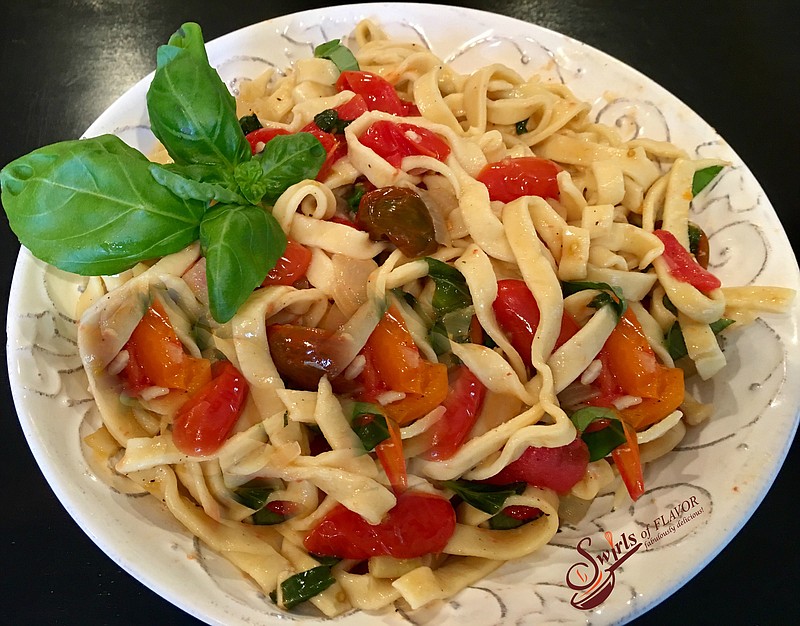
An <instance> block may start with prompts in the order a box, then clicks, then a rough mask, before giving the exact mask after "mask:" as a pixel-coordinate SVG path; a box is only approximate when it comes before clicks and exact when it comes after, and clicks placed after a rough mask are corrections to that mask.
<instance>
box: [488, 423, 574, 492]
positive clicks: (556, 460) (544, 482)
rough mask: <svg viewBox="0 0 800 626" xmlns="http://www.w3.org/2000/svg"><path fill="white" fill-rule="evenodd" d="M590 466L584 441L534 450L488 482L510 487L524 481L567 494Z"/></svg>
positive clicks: (525, 452) (531, 447)
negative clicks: (510, 484)
mask: <svg viewBox="0 0 800 626" xmlns="http://www.w3.org/2000/svg"><path fill="white" fill-rule="evenodd" d="M588 465H589V448H588V447H587V446H586V443H585V442H584V441H583V439H581V438H580V437H577V438H576V439H575V440H574V441H573V442H572V443H569V444H567V445H565V446H560V447H557V448H539V447H535V446H530V447H529V448H527V449H526V450H525V451H524V452H523V453H522V455H521V456H520V457H519V458H518V459H517V460H516V461H513V462H512V463H509V464H508V465H507V466H506V467H504V468H503V469H502V470H501V471H500V472H499V473H497V474H495V475H494V476H492V477H490V478H487V479H486V480H485V481H484V482H487V483H490V484H492V485H506V484H509V483H514V482H518V481H524V482H526V483H528V484H529V485H533V486H534V487H544V488H547V489H552V490H553V491H556V492H558V493H567V492H568V491H569V490H570V489H572V487H574V486H575V484H576V483H577V482H578V481H579V480H580V479H581V478H583V475H584V474H585V473H586V468H587V466H588Z"/></svg>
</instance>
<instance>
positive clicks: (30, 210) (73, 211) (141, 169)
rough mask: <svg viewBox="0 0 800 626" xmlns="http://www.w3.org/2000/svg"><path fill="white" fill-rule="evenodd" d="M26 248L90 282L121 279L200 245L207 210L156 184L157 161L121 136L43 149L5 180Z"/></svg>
mask: <svg viewBox="0 0 800 626" xmlns="http://www.w3.org/2000/svg"><path fill="white" fill-rule="evenodd" d="M0 185H2V202H3V206H4V207H5V210H6V213H7V214H8V219H9V224H10V225H11V229H12V230H13V231H14V233H15V234H16V235H17V237H19V240H20V242H21V243H22V244H23V245H24V246H26V247H27V248H28V249H29V250H30V251H31V252H32V253H33V254H34V255H35V256H36V257H38V258H39V259H41V260H43V261H45V262H47V263H50V264H52V265H55V266H56V267H59V268H61V269H63V270H66V271H69V272H75V273H77V274H84V275H100V274H116V273H118V272H121V271H123V270H126V269H128V268H129V267H132V266H133V265H135V264H136V263H137V262H139V261H143V260H146V259H152V258H155V257H159V256H164V255H166V254H171V253H173V252H177V251H178V250H180V249H181V248H183V247H184V246H186V245H188V244H190V243H191V242H193V241H195V240H196V239H197V236H198V232H199V225H200V220H201V218H202V215H203V211H204V210H205V208H206V205H205V203H203V202H199V201H196V200H192V199H185V198H179V197H178V196H176V195H175V194H173V193H172V192H171V191H170V190H169V189H167V188H165V187H162V186H160V185H156V184H154V183H153V179H152V176H151V175H150V162H149V161H148V160H147V159H146V158H145V157H144V156H143V155H142V154H141V153H140V152H138V151H137V150H135V149H133V148H131V147H130V146H128V145H126V144H125V143H124V142H123V141H122V140H121V139H119V138H118V137H114V136H113V135H104V136H101V137H96V138H92V139H84V140H75V141H65V142H61V143H57V144H53V145H50V146H45V147H43V148H39V149H38V150H35V151H33V152H31V153H30V154H27V155H25V156H23V157H20V158H19V159H17V160H15V161H13V162H11V163H10V164H8V165H7V166H6V167H5V168H3V170H2V173H0Z"/></svg>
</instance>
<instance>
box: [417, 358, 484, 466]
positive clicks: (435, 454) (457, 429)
mask: <svg viewBox="0 0 800 626" xmlns="http://www.w3.org/2000/svg"><path fill="white" fill-rule="evenodd" d="M485 397H486V387H484V385H483V383H482V382H481V381H480V380H478V377H477V376H475V374H473V373H472V371H470V369H469V368H468V367H467V366H466V365H460V366H458V368H457V369H456V372H455V375H454V381H453V384H452V386H451V388H450V391H449V393H448V394H447V398H445V401H444V402H443V403H442V405H443V406H444V408H445V413H444V415H443V416H442V417H441V418H440V419H439V421H438V422H436V424H435V425H434V426H433V429H432V431H433V434H432V440H431V446H430V448H428V451H427V452H426V453H425V456H426V457H427V458H429V459H433V460H444V459H449V458H450V457H451V456H453V455H454V454H455V453H456V451H457V450H458V449H459V448H460V447H461V444H463V443H464V440H465V439H466V438H467V435H469V431H470V430H472V427H473V426H474V425H475V420H477V419H478V414H479V413H480V410H481V407H482V406H483V400H484V398H485Z"/></svg>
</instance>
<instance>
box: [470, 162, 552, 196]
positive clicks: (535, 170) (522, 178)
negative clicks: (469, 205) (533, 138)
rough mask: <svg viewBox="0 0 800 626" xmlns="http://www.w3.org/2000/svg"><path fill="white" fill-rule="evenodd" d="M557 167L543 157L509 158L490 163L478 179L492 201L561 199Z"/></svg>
mask: <svg viewBox="0 0 800 626" xmlns="http://www.w3.org/2000/svg"><path fill="white" fill-rule="evenodd" d="M560 171H561V168H559V167H558V165H556V164H555V163H553V162H552V161H550V160H548V159H542V158H540V157H517V158H510V157H509V158H506V159H503V160H502V161H497V162H495V163H489V164H488V165H486V166H485V167H484V168H483V169H482V170H481V171H480V173H479V174H478V176H477V177H476V178H477V180H479V181H480V182H482V183H483V184H484V185H486V188H487V189H488V190H489V199H490V200H498V201H500V202H505V203H509V202H511V201H512V200H516V199H517V198H521V197H522V196H539V197H540V198H555V199H558V197H559V190H558V181H557V179H556V176H557V175H558V173H559V172H560Z"/></svg>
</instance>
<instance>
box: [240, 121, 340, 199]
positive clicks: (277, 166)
mask: <svg viewBox="0 0 800 626" xmlns="http://www.w3.org/2000/svg"><path fill="white" fill-rule="evenodd" d="M325 156H326V155H325V148H323V147H322V144H321V143H320V141H319V139H317V138H316V137H314V135H312V134H310V133H297V134H294V135H278V136H277V137H275V138H273V139H271V140H270V141H269V142H268V143H267V145H265V146H264V150H263V151H262V152H260V153H259V154H258V155H257V156H256V157H255V159H256V160H257V161H258V162H259V163H260V164H261V169H262V170H263V174H264V178H263V180H264V184H265V187H266V191H265V193H264V196H263V199H264V202H267V203H269V204H273V203H274V202H275V200H277V199H278V198H279V197H280V195H281V194H282V193H283V192H284V191H286V190H287V189H288V188H289V187H291V186H292V185H294V184H295V183H297V182H299V181H301V180H306V179H313V178H315V177H316V175H317V174H318V173H319V170H320V168H321V167H322V164H323V163H324V162H325Z"/></svg>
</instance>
